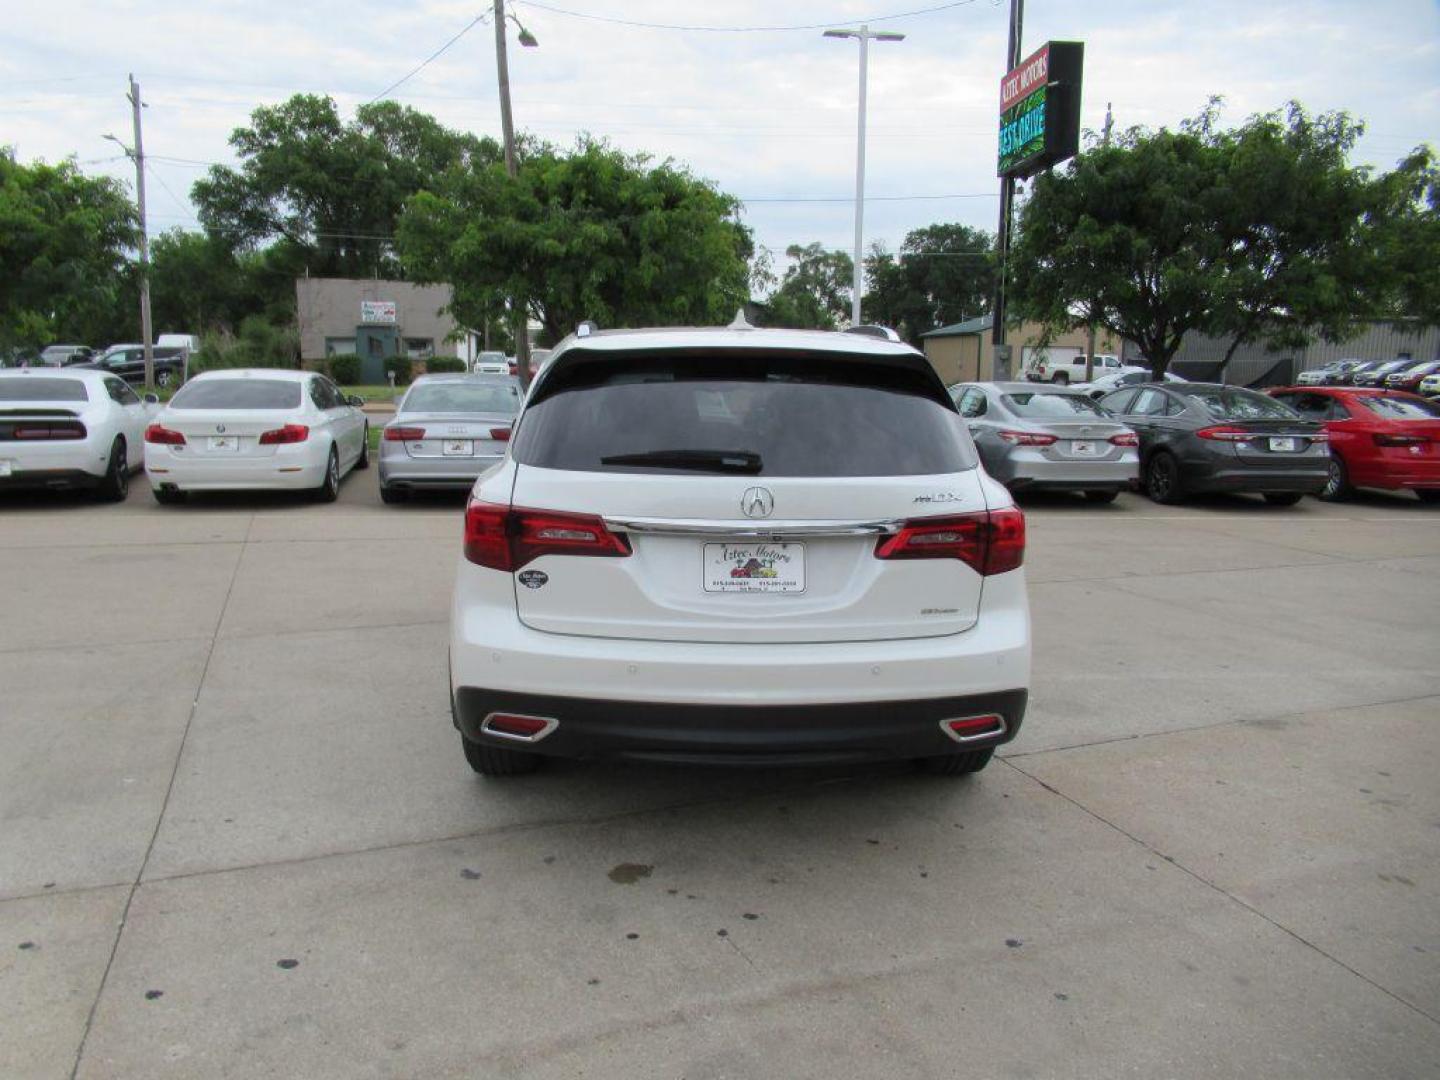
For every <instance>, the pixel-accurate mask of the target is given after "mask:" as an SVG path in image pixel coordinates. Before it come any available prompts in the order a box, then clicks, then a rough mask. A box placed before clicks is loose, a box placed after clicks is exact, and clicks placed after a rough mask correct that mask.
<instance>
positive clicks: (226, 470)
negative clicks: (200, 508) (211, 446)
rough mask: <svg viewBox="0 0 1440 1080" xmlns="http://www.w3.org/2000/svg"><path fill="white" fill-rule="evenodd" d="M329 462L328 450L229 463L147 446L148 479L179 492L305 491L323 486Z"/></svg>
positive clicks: (305, 449)
mask: <svg viewBox="0 0 1440 1080" xmlns="http://www.w3.org/2000/svg"><path fill="white" fill-rule="evenodd" d="M328 461H329V448H328V446H326V447H324V448H321V449H319V450H317V449H315V448H313V447H311V446H309V445H306V444H297V445H296V446H294V447H290V446H280V447H277V448H276V453H275V454H274V455H273V456H267V457H263V458H249V459H245V458H237V459H232V460H226V459H224V458H218V457H215V456H201V455H198V454H197V455H192V456H188V457H187V456H185V455H183V454H175V453H171V452H169V448H168V447H158V448H157V447H155V446H152V445H150V444H148V443H147V444H146V446H145V475H146V477H147V478H148V479H149V481H150V486H151V487H152V488H157V489H158V488H162V487H168V488H173V489H176V490H179V491H303V490H309V489H312V488H317V487H319V486H320V483H321V481H323V480H324V479H325V467H326V465H327V464H328Z"/></svg>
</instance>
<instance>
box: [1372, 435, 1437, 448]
mask: <svg viewBox="0 0 1440 1080" xmlns="http://www.w3.org/2000/svg"><path fill="white" fill-rule="evenodd" d="M1429 441H1430V440H1429V439H1427V438H1426V437H1425V436H1424V435H1391V434H1383V435H1376V436H1375V445H1376V446H1424V445H1425V444H1426V443H1428V442H1429Z"/></svg>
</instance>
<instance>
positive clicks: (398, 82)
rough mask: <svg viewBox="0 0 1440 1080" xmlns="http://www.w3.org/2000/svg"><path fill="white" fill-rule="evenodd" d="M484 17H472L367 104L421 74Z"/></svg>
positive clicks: (373, 102)
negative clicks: (463, 27) (410, 70)
mask: <svg viewBox="0 0 1440 1080" xmlns="http://www.w3.org/2000/svg"><path fill="white" fill-rule="evenodd" d="M484 18H485V16H484V15H483V14H481V15H476V16H475V18H473V19H471V20H470V21H469V22H468V23H466V24H465V29H463V30H461V31H460V32H459V33H458V34H456V35H455V36H454V37H452V38H451V39H450V40H449V41H447V42H445V44H444V45H441V46H440V48H438V49H436V50H435V51H434V52H433V53H431V54H430V55H429V56H427V57H426V58H425V59H424V60H422V61H421V62H420V64H419V66H418V67H416V68H415V70H414V71H412V72H410V74H408V75H406V76H405V77H404V78H402V79H398V80H396V81H395V82H393V83H391V84H390V85H389V86H387V87H386V88H385V89H384V90H381V91H380V93H378V94H376V95H375V96H374V97H373V98H371V99H370V100H369V101H367V102H366V103H365V104H367V105H374V104H375V102H377V101H379V100H380V99H381V98H383V97H386V96H387V95H389V93H390V91H392V90H394V89H395V88H396V87H398V86H400V85H401V84H403V83H406V82H409V81H410V80H411V79H413V78H414V77H415V76H416V75H419V74H420V72H422V71H424V70H425V68H426V67H428V66H429V65H430V63H431V61H433V60H437V59H439V58H440V56H441V54H443V53H444V52H445V50H446V49H448V48H450V46H451V45H454V44H455V43H456V42H457V41H459V40H460V39H461V38H462V37H464V36H465V35H466V34H468V33H469V32H470V31H471V30H473V29H475V25H476V24H477V23H479V22H480V21H481V20H482V19H484Z"/></svg>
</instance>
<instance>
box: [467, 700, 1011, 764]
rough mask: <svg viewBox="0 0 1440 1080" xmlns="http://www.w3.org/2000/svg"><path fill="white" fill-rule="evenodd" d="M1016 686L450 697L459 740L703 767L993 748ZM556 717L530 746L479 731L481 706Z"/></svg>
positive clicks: (1007, 720)
mask: <svg viewBox="0 0 1440 1080" xmlns="http://www.w3.org/2000/svg"><path fill="white" fill-rule="evenodd" d="M1026 696H1027V695H1026V691H1024V690H1007V691H1001V692H997V693H988V694H969V695H959V696H954V697H945V698H929V699H921V700H907V701H885V702H860V703H850V704H828V705H769V706H765V705H673V704H657V703H655V702H648V701H608V700H597V699H583V698H562V697H553V696H548V695H542V694H526V693H513V692H510V693H507V692H503V691H491V690H483V689H479V688H476V687H461V688H460V689H458V690H456V691H455V694H454V698H453V701H452V704H453V711H454V720H455V726H456V728H458V729H459V731H460V733H461V734H462V735H464V736H465V737H466V738H467V739H471V740H473V741H476V742H486V743H491V744H493V745H496V746H505V747H508V748H510V749H522V750H529V751H533V752H535V753H538V754H547V755H551V756H556V757H572V758H600V757H612V758H643V759H648V760H663V761H674V762H696V763H710V764H737V765H774V764H818V763H825V762H845V761H883V760H893V759H909V758H922V757H937V756H940V755H944V754H951V753H955V752H957V751H964V750H979V749H983V748H985V747H993V746H998V745H1000V744H1001V743H1005V742H1008V741H1009V740H1011V739H1013V738H1014V737H1015V735H1016V733H1017V732H1018V731H1019V730H1020V724H1021V722H1022V721H1023V719H1024V717H1025V703H1026ZM495 712H509V713H519V714H522V715H526V716H539V717H546V718H548V719H553V720H556V721H558V723H557V724H556V725H555V727H554V729H553V730H552V731H551V732H550V733H549V734H548V735H546V736H545V737H544V738H542V739H540V740H539V741H537V742H535V743H519V742H516V741H514V740H511V739H506V738H504V737H501V736H494V735H488V734H486V733H485V732H483V731H482V730H481V727H482V725H483V723H484V721H485V718H486V717H487V716H489V715H490V714H491V713H495ZM991 714H993V715H997V716H1000V717H1003V719H1004V729H1003V730H1002V731H999V732H997V733H996V734H994V735H989V736H986V737H985V738H983V739H976V740H974V741H972V742H967V743H964V744H963V745H962V744H960V743H957V742H956V741H955V740H954V739H952V738H950V737H949V736H948V735H946V734H945V733H944V732H943V731H942V729H941V726H940V725H941V722H942V721H944V720H953V719H958V718H961V717H969V716H983V715H991Z"/></svg>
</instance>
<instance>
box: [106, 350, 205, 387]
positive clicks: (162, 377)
mask: <svg viewBox="0 0 1440 1080" xmlns="http://www.w3.org/2000/svg"><path fill="white" fill-rule="evenodd" d="M150 351H151V353H152V354H153V355H154V361H155V385H156V386H160V387H166V386H178V385H179V384H180V383H181V382H183V381H184V380H185V355H186V351H187V350H185V349H178V348H170V347H166V348H159V347H153V346H152V347H151V350H150ZM94 363H95V366H96V367H97V368H99V369H100V370H102V371H108V372H110V373H111V374H112V375H119V376H120V377H121V378H122V379H124V380H125V381H126V382H133V383H141V382H144V381H145V350H144V349H143V348H142V347H141V346H139V345H123V346H120V347H118V348H111V349H107V350H106V351H105V355H104V356H97V357H96V358H95V361H94Z"/></svg>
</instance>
